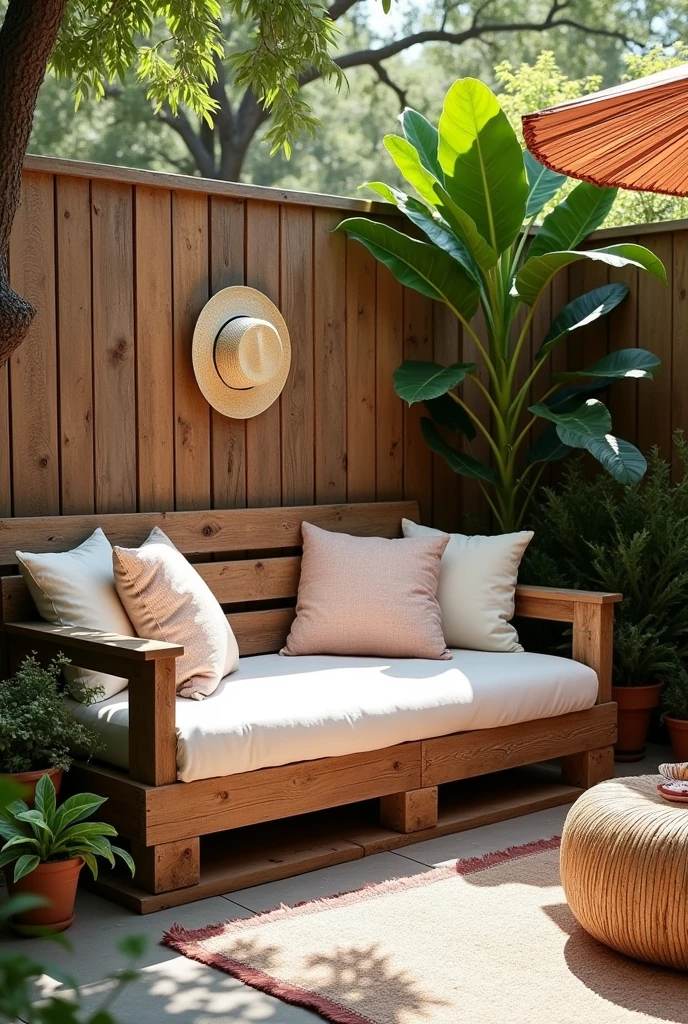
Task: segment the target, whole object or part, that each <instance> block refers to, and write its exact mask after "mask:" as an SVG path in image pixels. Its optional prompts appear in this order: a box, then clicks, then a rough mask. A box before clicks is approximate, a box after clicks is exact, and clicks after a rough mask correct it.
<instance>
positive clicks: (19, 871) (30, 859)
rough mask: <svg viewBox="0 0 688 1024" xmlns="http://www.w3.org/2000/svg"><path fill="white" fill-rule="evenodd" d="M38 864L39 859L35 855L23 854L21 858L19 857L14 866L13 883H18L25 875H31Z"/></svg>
mask: <svg viewBox="0 0 688 1024" xmlns="http://www.w3.org/2000/svg"><path fill="white" fill-rule="evenodd" d="M39 864H40V858H39V857H37V856H36V855H35V854H25V855H24V856H23V857H19V859H18V860H17V863H16V864H15V865H14V881H15V882H18V881H19V879H20V878H24V876H25V875H29V874H31V872H32V871H33V870H34V869H35V868H37V867H38V865H39Z"/></svg>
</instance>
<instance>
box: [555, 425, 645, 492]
mask: <svg viewBox="0 0 688 1024" xmlns="http://www.w3.org/2000/svg"><path fill="white" fill-rule="evenodd" d="M557 431H558V433H559V436H560V438H561V439H562V441H563V442H564V443H565V444H568V445H570V446H571V447H572V448H585V449H586V451H589V452H590V454H591V455H592V456H594V458H596V459H597V461H598V462H599V463H601V465H602V466H604V468H605V469H606V470H607V472H608V473H609V474H610V475H611V476H613V477H614V479H615V480H616V481H617V482H618V483H620V484H624V485H625V486H627V487H628V486H631V485H633V484H637V483H639V482H640V481H641V480H642V478H643V477H644V476H645V471H646V469H647V462H646V461H645V456H644V455H643V454H642V452H639V451H638V449H637V448H636V447H635V446H634V445H632V444H631V443H630V442H629V441H624V440H622V439H621V438H620V437H614V436H613V435H612V434H607V435H606V436H605V437H597V438H592V437H587V436H586V435H584V434H579V433H578V432H577V431H575V430H567V429H566V428H563V427H557Z"/></svg>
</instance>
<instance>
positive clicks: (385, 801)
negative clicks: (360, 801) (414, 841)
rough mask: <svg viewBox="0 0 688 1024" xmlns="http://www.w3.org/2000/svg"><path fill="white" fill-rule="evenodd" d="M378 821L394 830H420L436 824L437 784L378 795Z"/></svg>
mask: <svg viewBox="0 0 688 1024" xmlns="http://www.w3.org/2000/svg"><path fill="white" fill-rule="evenodd" d="M380 821H381V822H382V824H383V825H384V826H385V827H386V828H392V829H394V831H395V832H420V830H421V829H424V828H432V826H433V825H436V824H437V786H428V788H427V789H411V790H409V792H407V793H392V794H391V795H390V796H383V797H380Z"/></svg>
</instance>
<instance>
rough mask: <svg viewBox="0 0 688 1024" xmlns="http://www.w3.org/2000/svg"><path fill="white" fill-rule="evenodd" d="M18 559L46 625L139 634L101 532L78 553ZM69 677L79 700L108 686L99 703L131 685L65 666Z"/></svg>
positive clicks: (20, 556) (21, 554) (76, 550)
mask: <svg viewBox="0 0 688 1024" xmlns="http://www.w3.org/2000/svg"><path fill="white" fill-rule="evenodd" d="M16 556H17V561H18V562H19V571H20V572H21V574H22V576H23V577H24V581H25V582H26V585H27V587H28V588H29V593H30V594H31V597H32V598H33V601H34V604H35V605H36V608H37V609H38V614H39V615H40V616H41V618H42V619H45V621H46V622H52V623H53V624H54V625H56V626H83V627H84V628H85V629H99V630H102V631H103V632H105V633H119V634H121V635H122V636H135V635H136V634H135V633H134V629H133V626H132V624H131V622H130V621H129V619H128V618H127V613H126V612H125V610H124V608H123V606H122V602H121V601H120V599H119V597H118V596H117V591H116V590H115V577H114V576H113V573H112V545H111V544H110V541H109V540H108V539H107V537H106V536H105V534H104V533H103V531H102V530H101V529H100V527H98V529H97V530H96V531H95V533H93V534H91V536H90V537H89V538H88V540H85V541H84V542H83V544H80V545H79V547H78V548H74V550H73V551H60V552H49V553H48V554H43V555H33V554H29V553H28V552H26V551H17V552H16ZM64 674H65V679H66V680H67V684H68V686H69V688H70V689H71V691H72V693H73V694H74V696H75V697H76V698H77V699H79V697H80V696H81V694H82V691H83V690H84V688H87V689H92V688H93V687H97V686H100V687H102V689H103V691H104V692H103V694H102V696H100V697H99V698H98V699H99V700H106V699H107V698H108V697H114V696H115V694H116V693H119V691H120V690H123V689H124V688H125V687H126V686H127V680H126V679H123V678H122V677H121V676H110V675H105V674H104V673H102V672H91V671H87V670H86V669H83V668H77V667H76V666H71V665H70V666H67V667H65V670H64Z"/></svg>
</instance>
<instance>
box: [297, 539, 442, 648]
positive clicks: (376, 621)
mask: <svg viewBox="0 0 688 1024" xmlns="http://www.w3.org/2000/svg"><path fill="white" fill-rule="evenodd" d="M302 533H303V559H302V562H301V578H300V580H299V593H298V598H297V603H296V618H295V620H294V622H293V624H292V627H291V632H290V634H289V636H288V637H287V643H286V646H285V647H284V648H283V649H282V651H281V652H280V653H281V654H290V655H301V654H341V655H349V656H351V655H353V656H362V657H365V656H369V657H379V658H432V659H437V658H443V659H449V658H451V654H450V653H449V651H448V650H447V645H446V644H445V642H444V637H443V636H442V626H441V615H440V609H439V605H438V603H437V599H436V597H435V593H436V591H437V580H438V578H439V572H440V561H441V558H442V553H443V551H444V549H445V547H446V546H447V542H448V539H449V538H448V537H447V536H446V534H439V535H438V536H435V537H428V538H422V539H417V540H403V539H401V538H400V539H399V540H387V539H385V538H382V537H351V536H349V535H348V534H346V533H330V532H328V531H327V530H321V529H320V528H319V527H317V526H312V525H311V524H310V523H304V524H303V526H302Z"/></svg>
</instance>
